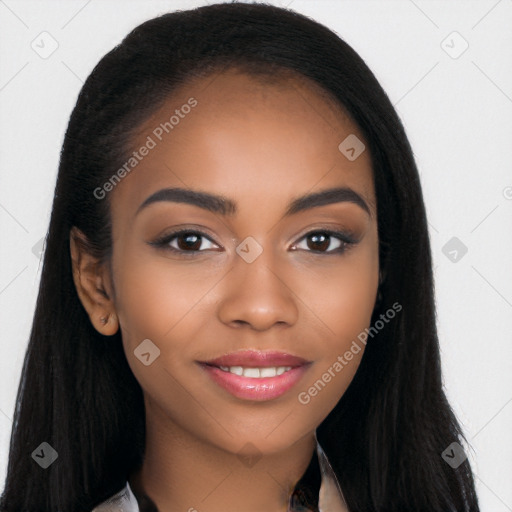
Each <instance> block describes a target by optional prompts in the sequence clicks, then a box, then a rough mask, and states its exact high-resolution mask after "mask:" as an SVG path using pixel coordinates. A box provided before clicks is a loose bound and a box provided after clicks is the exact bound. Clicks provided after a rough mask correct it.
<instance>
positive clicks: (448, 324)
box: [0, 0, 512, 512]
mask: <svg viewBox="0 0 512 512" xmlns="http://www.w3.org/2000/svg"><path fill="white" fill-rule="evenodd" d="M205 3H206V2H204V1H190V2H185V1H151V0H149V1H148V0H144V1H123V2H120V1H114V0H108V1H107V0H103V1H100V0H89V1H87V0H82V1H74V0H72V1H70V0H66V1H60V2H59V1H40V0H38V1H22V0H21V1H20V0H18V1H16V0H0V34H1V39H0V44H1V48H0V116H1V117H0V151H1V152H0V155H1V156H0V172H1V175H0V176H1V183H0V234H1V238H0V240H1V245H0V256H1V261H2V264H1V268H0V318H1V326H2V338H1V345H0V489H3V485H4V479H5V472H6V465H7V455H8V442H9V435H10V430H11V425H12V416H13V410H14V405H15V393H16V390H17V386H18V382H19V378H20V372H21V365H22V361H23V357H24V354H25V349H26V345H27V340H28V335H29V331H30V326H31V322H32V315H33V310H34V304H35V299H36V293H37V288H38V283H39V279H40V267H39V257H37V256H36V255H35V254H37V252H38V247H39V246H38V243H39V242H40V240H41V239H42V237H43V236H44V235H45V233H46V229H47V227H48V221H49V214H50V207H51V201H52V197H53V189H54V184H55V178H56V172H57V166H58V158H59V151H60V147H61V144H62V139H63V135H64V130H65V128H66V125H67V121H68V118H69V115H70V113H71V110H72V108H73V106H74V104H75V101H76V97H77V94H78V91H79V89H80V87H81V86H82V83H83V81H84V79H85V78H86V77H87V75H88V74H89V73H90V72H91V70H92V68H93V66H94V65H95V64H96V63H97V61H98V60H99V59H100V58H101V57H102V56H103V55H104V54H105V53H106V52H107V51H109V50H110V49H111V48H112V47H113V46H114V45H116V44H117V43H118V42H120V41H121V39H122V38H123V37H124V36H125V35H126V34H127V33H128V32H129V31H130V30H131V29H132V28H133V27H135V26H136V25H138V24H139V23H141V22H142V21H144V20H146V19H149V18H151V17H153V16H155V15H157V14H160V13H163V12H167V11H172V10H175V9H178V8H179V9H184V8H190V7H194V6H199V5H203V4H205ZM269 3H273V4H275V5H280V6H287V5H288V6H290V7H291V8H293V9H295V10H297V11H299V12H302V13H305V14H307V15H309V16H311V17H313V18H314V19H316V20H317V21H320V22H322V23H324V24H325V25H327V26H329V27H330V28H332V29H333V30H335V31H336V32H337V33H338V34H339V35H340V36H341V37H342V38H344V39H345V40H346V41H347V42H348V43H349V44H350V45H352V46H353V47H354V49H355V50H356V51H357V52H358V53H359V54H360V55H361V56H362V57H363V58H364V59H365V61H366V62H367V64H368V65H369V66H370V68H371V69H372V70H373V72H374V73H375V74H376V76H377V78H378V79H379V80H380V82H381V84H382V85H383V87H384V89H385V90H386V91H387V93H388V95H389V97H390V99H391V100H392V102H393V103H394V105H395V106H396V108H397V110H398V112H399V115H400V116H401V118H402V120H403V123H404V125H405V128H406V130H407V133H408V136H409V138H410V141H411V144H412V146H413V149H414V152H415V156H416V159H417V163H418V166H419V169H420V173H421V179H422V185H423V191H424V195H425V201H426V206H427V211H428V215H429V222H430V234H431V241H432V250H433V256H434V265H435V276H436V297H437V305H438V326H439V334H440V341H441V349H442V357H443V366H444V378H445V384H446V389H447V393H448V396H449V399H450V400H451V403H452V405H453V407H454V409H455V412H456V414H457V415H458V417H459V419H460V421H461V422H462V424H463V427H464V430H465V432H466V434H467V437H468V440H469V442H470V445H471V447H472V450H471V451H470V459H471V460H472V464H473V468H474V469H475V472H476V475H477V486H478V492H479V496H480V500H481V504H482V510H483V511H487V512H491V511H492V512H505V511H512V487H511V486H510V482H511V481H512V438H511V436H510V431H511V426H512V377H511V375H512V357H511V356H512V339H511V333H512V314H511V313H512V310H511V307H512V279H511V277H512V264H511V263H512V261H511V260H512V258H511V254H512V237H511V233H512V229H511V228H512V173H511V172H510V169H511V162H512V30H511V27H512V0H500V1H496V0H489V1H487V0H485V1H484V0H481V1H441V0H428V1H427V0H423V1H420V0H414V1H413V0H399V1H389V0H388V1H383V0H380V1H373V0H359V1H352V0H351V1H343V0H341V1H314V0H303V1H301V0H292V1H290V0H282V1H278V0H274V1H271V2H269ZM44 31H46V32H48V33H49V34H51V37H50V36H48V35H40V34H41V33H42V32H44ZM454 31H456V32H458V33H459V34H460V35H461V36H462V38H463V39H460V38H459V37H458V36H457V35H453V34H452V33H453V32H454ZM52 38H53V39H54V40H55V41H56V42H57V43H58V48H57V49H56V51H55V52H54V53H53V54H52V55H50V56H48V57H47V58H42V57H41V56H40V55H39V54H38V53H36V51H35V50H34V49H33V48H32V46H34V47H38V48H41V50H39V51H43V48H45V49H46V50H48V49H51V44H52V41H51V39H52ZM464 40H465V41H467V43H468V44H469V47H468V49H467V50H466V51H465V52H464V53H462V54H461V55H458V54H459V53H460V52H461V51H462V50H463V49H464V46H465V43H464ZM443 41H444V43H443ZM31 45H32V46H31ZM449 53H451V55H449ZM453 57H457V58H453ZM452 237H457V238H458V239H460V241H461V242H462V243H463V244H464V245H465V246H466V247H467V249H468V250H467V253H466V254H465V255H463V256H461V252H459V253H458V259H457V261H455V262H454V261H451V260H450V258H449V257H448V256H446V255H445V254H444V253H443V247H444V246H445V244H447V242H448V241H450V239H452ZM34 247H35V249H34ZM449 247H450V246H448V248H449ZM450 250H451V249H450ZM445 252H448V250H447V249H445ZM452 257H453V256H452ZM56 341H57V340H56ZM42 441H44V440H43V439H34V448H35V447H36V446H38V445H39V444H40V443H41V442H42ZM417 463H418V464H421V463H422V461H421V460H418V461H417ZM383 470H385V468H383Z"/></svg>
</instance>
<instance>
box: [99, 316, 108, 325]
mask: <svg viewBox="0 0 512 512" xmlns="http://www.w3.org/2000/svg"><path fill="white" fill-rule="evenodd" d="M109 316H110V315H107V316H102V317H101V318H100V322H101V323H102V324H103V325H106V324H107V322H108V319H109Z"/></svg>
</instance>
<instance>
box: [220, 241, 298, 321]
mask: <svg viewBox="0 0 512 512" xmlns="http://www.w3.org/2000/svg"><path fill="white" fill-rule="evenodd" d="M268 244H269V241H268V239H267V246H266V247H263V246H262V245H261V244H260V243H259V242H257V241H256V240H255V239H254V238H252V237H247V238H246V239H245V240H243V241H242V242H241V243H240V244H239V246H238V247H237V248H236V255H235V258H234V262H233V267H234V268H233V269H232V271H231V272H230V273H229V278H228V279H229V281H228V283H227V286H226V288H225V293H224V295H223V297H222V300H221V303H220V306H219V312H218V314H219V317H220V319H221V320H222V321H223V322H224V323H226V324H232V325H233V324H240V323H244V324H250V325H251V326H252V327H253V328H254V329H257V330H262V329H267V328H269V327H271V326H272V325H274V324H275V323H287V324H293V323H294V322H295V321H296V320H297V314H298V310H297V303H296V300H295V297H294V294H293V293H292V290H291V289H290V287H289V285H288V284H287V283H286V276H285V275H284V273H283V272H282V270H283V262H282V261H281V258H279V256H278V255H277V254H276V251H274V250H273V248H272V247H269V246H268ZM280 273H281V275H280Z"/></svg>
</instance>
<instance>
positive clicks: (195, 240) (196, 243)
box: [150, 230, 218, 255]
mask: <svg viewBox="0 0 512 512" xmlns="http://www.w3.org/2000/svg"><path fill="white" fill-rule="evenodd" d="M150 243H151V245H154V246H156V247H158V248H160V249H165V250H169V251H172V252H176V253H182V254H186V253H191V254H190V255H192V254H193V253H195V252H204V251H205V250H207V249H214V248H218V245H216V244H214V243H213V242H212V241H211V240H210V238H209V237H207V236H206V235H205V234H204V233H201V232H200V231H192V230H181V231H176V232H174V233H169V234H168V235H164V236H163V237H161V238H159V239H158V240H155V241H153V242H150Z"/></svg>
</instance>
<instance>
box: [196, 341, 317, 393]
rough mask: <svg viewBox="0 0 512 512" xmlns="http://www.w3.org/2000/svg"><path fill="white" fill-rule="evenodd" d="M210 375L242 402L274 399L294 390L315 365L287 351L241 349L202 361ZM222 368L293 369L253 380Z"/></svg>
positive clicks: (204, 368)
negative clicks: (312, 365)
mask: <svg viewBox="0 0 512 512" xmlns="http://www.w3.org/2000/svg"><path fill="white" fill-rule="evenodd" d="M198 363H199V365H200V366H201V367H202V368H203V370H204V371H205V372H206V373H207V375H208V376H209V377H210V378H211V379H212V380H213V381H214V382H215V383H216V384H218V385H219V386H220V387H222V388H223V389H225V390H226V391H228V392H229V393H231V394H232V395H233V396H235V397H237V398H240V399H242V400H253V401H265V400H273V399H275V398H278V397H279V396H281V395H283V394H284V393H286V392H287V391H289V390H290V389H291V388H292V387H294V386H295V385H296V384H297V383H298V382H299V380H300V379H301V378H302V376H303V375H304V373H305V372H306V371H307V370H308V368H309V367H310V365H311V363H312V362H311V361H306V360H305V359H303V358H302V357H298V356H294V355H292V354H288V353H286V352H278V351H263V352H262V351H258V350H241V351H238V352H232V353H230V354H226V355H223V356H221V357H217V358H215V359H212V360H209V361H198ZM220 366H243V367H246V368H268V367H276V366H291V367H292V368H291V369H290V370H288V371H286V372H284V373H282V374H281V375H276V376H275V377H263V378H253V377H244V376H243V375H235V374H233V373H230V372H227V371H225V370H221V369H220V368H219V367H220Z"/></svg>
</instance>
